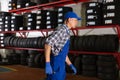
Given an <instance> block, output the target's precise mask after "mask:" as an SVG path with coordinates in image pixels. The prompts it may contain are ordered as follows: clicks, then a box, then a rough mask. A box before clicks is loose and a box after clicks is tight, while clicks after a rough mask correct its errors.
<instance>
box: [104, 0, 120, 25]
mask: <svg viewBox="0 0 120 80" xmlns="http://www.w3.org/2000/svg"><path fill="white" fill-rule="evenodd" d="M119 5H120V1H119V0H111V1H109V0H104V1H103V24H104V25H109V24H120V13H119V10H120V6H119Z"/></svg>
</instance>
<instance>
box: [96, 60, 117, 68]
mask: <svg viewBox="0 0 120 80" xmlns="http://www.w3.org/2000/svg"><path fill="white" fill-rule="evenodd" d="M97 65H98V66H104V67H114V66H117V63H116V62H114V61H113V62H105V61H97Z"/></svg>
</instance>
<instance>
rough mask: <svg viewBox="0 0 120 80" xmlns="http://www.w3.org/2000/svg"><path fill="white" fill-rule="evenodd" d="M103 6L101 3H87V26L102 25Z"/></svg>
mask: <svg viewBox="0 0 120 80" xmlns="http://www.w3.org/2000/svg"><path fill="white" fill-rule="evenodd" d="M101 16H102V4H101V3H99V2H88V3H86V26H98V25H102V17H101Z"/></svg>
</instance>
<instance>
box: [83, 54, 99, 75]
mask: <svg viewBox="0 0 120 80" xmlns="http://www.w3.org/2000/svg"><path fill="white" fill-rule="evenodd" d="M96 60H97V56H96V55H83V56H82V75H83V76H89V77H96V76H97V65H96Z"/></svg>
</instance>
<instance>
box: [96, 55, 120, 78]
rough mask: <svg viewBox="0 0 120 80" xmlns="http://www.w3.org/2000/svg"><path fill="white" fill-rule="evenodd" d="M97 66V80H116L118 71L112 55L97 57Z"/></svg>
mask: <svg viewBox="0 0 120 80" xmlns="http://www.w3.org/2000/svg"><path fill="white" fill-rule="evenodd" d="M97 66H98V68H97V72H98V73H97V76H98V78H100V79H102V80H118V77H119V70H118V65H117V63H116V59H115V57H114V56H113V55H99V56H98V60H97Z"/></svg>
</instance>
